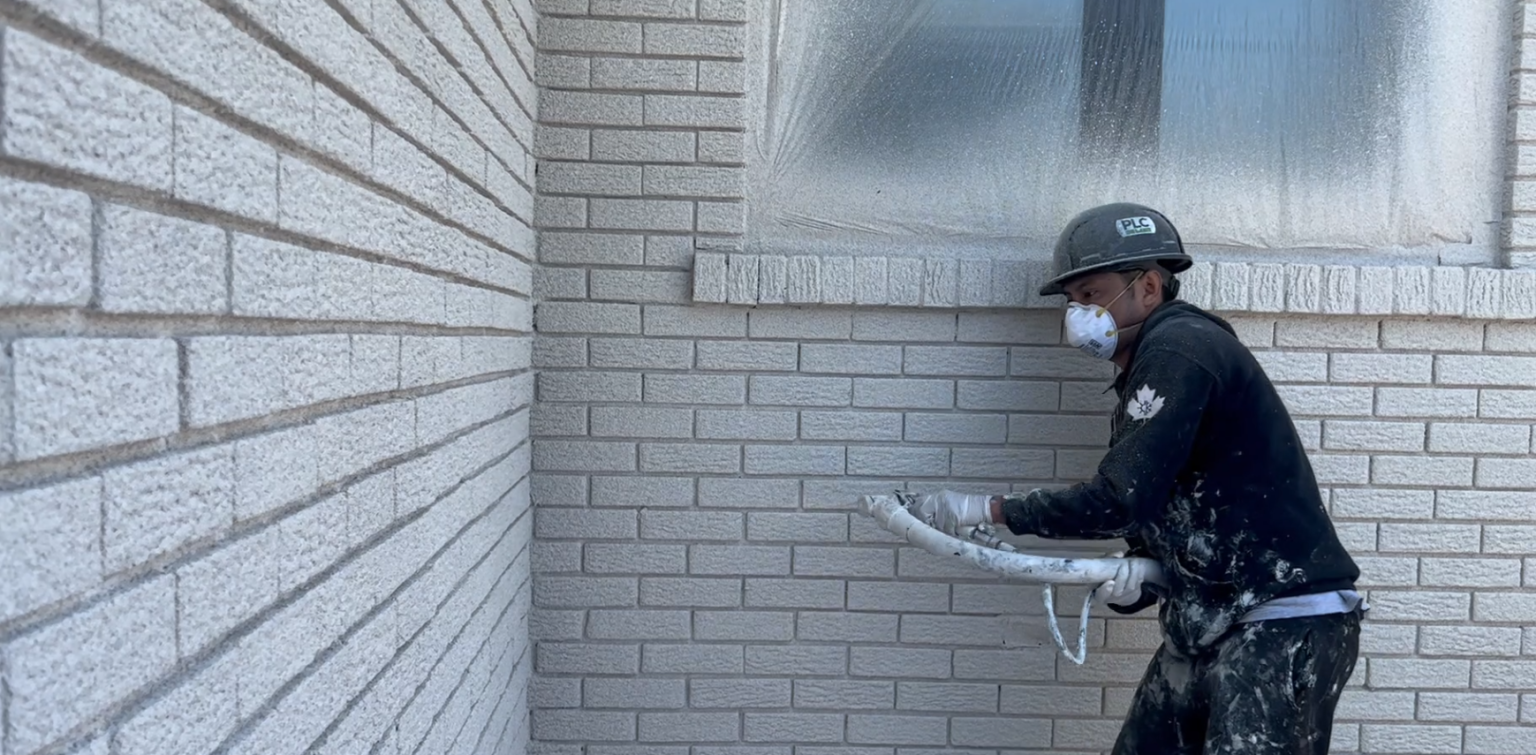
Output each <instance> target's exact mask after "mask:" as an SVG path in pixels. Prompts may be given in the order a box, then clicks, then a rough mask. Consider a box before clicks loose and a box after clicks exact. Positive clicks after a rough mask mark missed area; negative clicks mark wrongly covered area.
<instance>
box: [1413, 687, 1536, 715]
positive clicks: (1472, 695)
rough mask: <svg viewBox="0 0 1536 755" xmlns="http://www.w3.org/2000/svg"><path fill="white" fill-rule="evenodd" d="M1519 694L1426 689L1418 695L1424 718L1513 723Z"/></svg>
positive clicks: (1421, 713)
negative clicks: (1427, 690) (1428, 690)
mask: <svg viewBox="0 0 1536 755" xmlns="http://www.w3.org/2000/svg"><path fill="white" fill-rule="evenodd" d="M1519 708H1520V698H1519V696H1518V695H1514V694H1497V693H1494V694H1488V693H1476V692H1424V693H1422V694H1420V695H1419V706H1418V718H1419V720H1421V721H1449V722H1458V723H1459V722H1479V723H1502V722H1509V723H1514V722H1515V721H1516V719H1517V716H1518V713H1519Z"/></svg>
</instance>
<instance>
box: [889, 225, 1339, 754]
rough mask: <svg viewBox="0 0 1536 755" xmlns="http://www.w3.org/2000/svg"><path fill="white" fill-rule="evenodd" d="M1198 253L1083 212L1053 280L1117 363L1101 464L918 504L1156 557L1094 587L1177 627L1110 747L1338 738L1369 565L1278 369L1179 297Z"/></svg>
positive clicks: (1072, 337)
mask: <svg viewBox="0 0 1536 755" xmlns="http://www.w3.org/2000/svg"><path fill="white" fill-rule="evenodd" d="M1191 264H1192V260H1191V259H1190V257H1189V255H1188V254H1187V253H1186V252H1185V249H1184V245H1183V242H1182V240H1181V239H1180V237H1179V234H1178V231H1177V230H1175V229H1174V226H1173V224H1172V223H1171V222H1169V221H1168V219H1167V218H1166V217H1164V216H1163V215H1162V214H1161V213H1159V212H1157V211H1155V210H1153V209H1151V208H1148V207H1143V206H1140V205H1135V204H1125V203H1120V204H1110V205H1105V206H1102V207H1096V208H1094V209H1091V210H1087V211H1085V212H1083V213H1081V214H1079V215H1078V216H1077V217H1075V218H1073V219H1072V220H1071V222H1070V223H1068V225H1067V227H1066V229H1065V230H1064V231H1063V232H1062V234H1061V236H1060V238H1059V240H1058V241H1057V244H1056V249H1055V277H1054V278H1053V279H1052V280H1050V281H1049V282H1047V283H1046V284H1045V285H1044V286H1043V287H1042V288H1041V289H1040V293H1041V294H1042V295H1046V296H1049V295H1065V296H1066V297H1067V299H1068V300H1069V303H1068V307H1067V310H1066V337H1067V340H1068V342H1069V343H1071V344H1072V345H1073V346H1076V347H1077V348H1079V349H1081V350H1082V351H1084V352H1086V353H1088V354H1090V355H1092V356H1094V357H1097V358H1099V359H1105V360H1109V361H1111V362H1113V363H1114V364H1115V365H1117V366H1118V367H1119V374H1118V376H1117V377H1116V379H1115V381H1114V386H1113V387H1114V390H1115V393H1116V395H1117V396H1118V397H1119V401H1118V402H1117V404H1116V407H1115V410H1114V416H1113V420H1112V431H1111V439H1110V447H1109V451H1108V453H1107V454H1106V455H1105V457H1104V459H1103V461H1102V462H1101V463H1100V464H1099V468H1098V471H1097V474H1095V475H1094V477H1093V478H1092V479H1091V480H1088V481H1086V482H1083V483H1080V484H1076V485H1073V486H1071V487H1068V488H1066V489H1064V490H1058V491H1046V490H1033V491H1031V492H1029V493H1027V494H1007V495H995V496H987V495H965V494H960V493H954V492H949V491H946V492H942V493H937V494H930V495H926V496H922V497H920V499H919V504H920V505H919V506H918V511H919V513H920V515H926V516H927V517H928V519H929V521H930V522H931V523H933V524H934V525H935V526H937V527H939V528H940V529H942V530H945V531H946V532H949V533H950V534H958V533H960V532H961V531H962V530H963V529H968V528H970V527H973V526H975V525H977V524H981V523H993V524H1003V525H1006V526H1007V527H1008V529H1009V530H1010V531H1011V532H1013V533H1014V534H1016V535H1038V536H1041V537H1045V538H1062V539H1112V538H1124V539H1125V541H1126V543H1127V544H1128V546H1129V550H1128V552H1127V555H1130V556H1144V557H1147V558H1149V559H1151V560H1153V561H1155V562H1156V563H1158V564H1159V565H1160V566H1161V568H1162V575H1161V580H1162V581H1163V582H1164V583H1165V584H1154V583H1152V582H1149V581H1144V580H1145V579H1146V577H1147V575H1146V574H1145V573H1144V570H1143V569H1141V568H1139V567H1136V566H1134V565H1135V564H1145V563H1146V561H1143V560H1141V559H1137V560H1135V561H1130V560H1128V561H1127V566H1126V567H1122V569H1121V570H1120V572H1119V573H1118V574H1117V575H1116V579H1115V580H1112V581H1111V582H1106V583H1105V584H1104V585H1101V586H1100V588H1099V590H1100V592H1102V593H1106V594H1107V595H1108V596H1109V597H1108V599H1107V600H1106V601H1105V602H1107V603H1108V604H1109V606H1110V607H1111V608H1113V609H1114V610H1115V611H1117V612H1120V613H1127V614H1128V613H1136V612H1138V611H1141V610H1143V609H1144V608H1147V607H1149V606H1151V605H1153V604H1155V603H1159V602H1160V603H1161V605H1160V607H1159V609H1158V615H1159V621H1160V625H1161V628H1162V632H1163V643H1162V646H1161V647H1160V648H1159V649H1158V651H1157V653H1156V654H1155V655H1154V657H1153V658H1152V661H1151V663H1150V664H1149V665H1148V667H1147V671H1146V674H1145V676H1144V678H1143V679H1142V681H1141V685H1140V687H1139V688H1138V689H1137V691H1136V695H1135V697H1134V699H1133V701H1132V703H1131V709H1130V712H1129V715H1128V716H1127V718H1126V720H1125V723H1124V725H1123V727H1122V729H1121V732H1120V735H1119V738H1118V740H1117V741H1116V743H1115V747H1114V750H1113V752H1114V753H1115V755H1133V754H1134V755H1151V754H1155V755H1175V754H1178V755H1182V754H1184V753H1191V754H1193V753H1203V754H1205V755H1213V754H1215V753H1221V754H1223V755H1227V754H1234V755H1235V754H1236V753H1286V755H1302V754H1306V755H1324V754H1325V753H1327V752H1328V747H1329V739H1330V735H1331V732H1332V726H1333V715H1334V707H1335V705H1336V703H1337V701H1338V698H1339V693H1340V691H1341V690H1342V689H1343V687H1344V685H1345V682H1346V681H1347V680H1348V679H1349V677H1350V674H1351V673H1352V671H1353V670H1354V666H1355V662H1356V658H1357V656H1358V652H1359V634H1360V619H1361V616H1362V613H1363V612H1364V611H1365V610H1366V608H1367V607H1366V606H1365V603H1364V601H1363V600H1362V598H1361V596H1360V595H1359V593H1357V592H1356V591H1355V589H1354V587H1355V580H1356V579H1357V578H1358V577H1359V574H1360V571H1359V568H1358V567H1357V566H1356V565H1355V563H1354V560H1353V559H1351V558H1350V556H1349V554H1348V553H1347V552H1346V551H1345V549H1344V547H1343V545H1341V544H1340V542H1339V539H1338V536H1337V535H1336V533H1335V531H1334V527H1333V524H1332V522H1331V520H1330V519H1329V517H1328V513H1327V510H1326V509H1325V508H1324V505H1323V501H1322V497H1321V494H1320V492H1319V490H1318V484H1317V480H1316V478H1315V476H1314V475H1313V471H1312V467H1311V465H1310V463H1309V462H1308V460H1307V456H1306V453H1305V451H1304V450H1303V448H1302V442H1301V438H1300V437H1299V436H1298V434H1297V432H1296V428H1295V426H1294V424H1293V423H1292V421H1291V417H1290V414H1289V413H1288V412H1287V411H1286V407H1285V404H1284V403H1283V402H1282V401H1281V399H1280V396H1279V395H1278V394H1277V393H1276V391H1275V388H1274V386H1273V385H1272V384H1271V383H1270V380H1269V378H1268V376H1266V375H1265V373H1264V370H1263V369H1261V368H1260V366H1259V364H1258V362H1257V361H1256V360H1255V359H1254V356H1253V354H1252V353H1250V352H1249V350H1248V349H1247V348H1246V347H1245V346H1243V344H1242V343H1240V342H1239V341H1238V339H1237V337H1236V335H1235V334H1234V331H1233V330H1232V327H1231V326H1230V325H1228V324H1227V323H1226V322H1225V321H1224V320H1222V319H1221V318H1219V317H1217V316H1215V315H1212V314H1210V313H1207V312H1205V311H1203V310H1201V309H1200V308H1198V307H1195V306H1193V305H1190V304H1188V303H1186V302H1182V301H1179V300H1178V299H1177V295H1178V289H1179V281H1178V279H1177V278H1176V277H1175V274H1177V273H1179V272H1181V271H1183V270H1186V269H1188V268H1189V266H1190V265H1191Z"/></svg>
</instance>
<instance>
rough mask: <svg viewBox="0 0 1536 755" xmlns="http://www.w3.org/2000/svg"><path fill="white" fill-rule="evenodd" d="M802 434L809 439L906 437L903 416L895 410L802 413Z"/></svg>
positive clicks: (888, 439) (892, 438)
mask: <svg viewBox="0 0 1536 755" xmlns="http://www.w3.org/2000/svg"><path fill="white" fill-rule="evenodd" d="M800 423H801V429H800V433H801V436H802V437H804V438H806V439H808V440H866V441H869V440H875V441H879V440H884V441H898V440H901V436H902V415H901V414H899V413H895V412H812V411H807V412H802V413H801V415H800Z"/></svg>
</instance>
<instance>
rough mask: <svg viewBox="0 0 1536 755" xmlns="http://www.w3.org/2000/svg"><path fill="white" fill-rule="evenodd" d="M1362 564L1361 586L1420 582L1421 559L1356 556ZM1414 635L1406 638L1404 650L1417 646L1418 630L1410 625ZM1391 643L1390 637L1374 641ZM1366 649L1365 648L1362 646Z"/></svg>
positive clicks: (1405, 584)
mask: <svg viewBox="0 0 1536 755" xmlns="http://www.w3.org/2000/svg"><path fill="white" fill-rule="evenodd" d="M1355 563H1356V564H1358V565H1359V566H1360V579H1359V585H1360V586H1361V587H1416V586H1417V585H1418V583H1419V561H1418V559H1416V558H1412V557H1408V558H1403V557H1397V558H1392V557H1386V556H1361V555H1356V556H1355ZM1409 630H1410V633H1411V635H1412V636H1410V637H1408V638H1407V639H1405V640H1404V646H1403V647H1402V650H1403V652H1407V653H1413V652H1414V651H1415V649H1416V647H1417V637H1418V635H1417V634H1416V630H1414V628H1413V627H1409ZM1377 641H1379V642H1381V643H1382V644H1389V643H1390V642H1391V638H1389V637H1379V638H1376V637H1373V639H1372V642H1377ZM1362 651H1365V648H1362Z"/></svg>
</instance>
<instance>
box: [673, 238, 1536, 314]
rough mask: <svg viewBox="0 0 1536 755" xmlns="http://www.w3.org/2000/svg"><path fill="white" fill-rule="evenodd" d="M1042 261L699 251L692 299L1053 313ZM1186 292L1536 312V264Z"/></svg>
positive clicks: (1257, 279)
mask: <svg viewBox="0 0 1536 755" xmlns="http://www.w3.org/2000/svg"><path fill="white" fill-rule="evenodd" d="M1049 272H1050V263H1049V262H1044V261H1027V262H1026V261H994V260H955V259H942V258H923V257H822V256H814V255H802V256H784V255H757V254H745V253H737V252H707V251H699V252H698V253H697V254H696V256H695V257H694V264H693V300H694V301H695V302H699V303H712V304H740V305H752V306H761V305H814V304H825V305H854V306H881V307H921V308H926V309H956V308H973V307H974V308H983V307H988V308H990V307H1022V308H1028V309H1054V308H1057V307H1060V306H1061V298H1060V297H1041V296H1038V295H1036V294H1035V291H1036V290H1037V289H1038V288H1039V287H1040V284H1041V282H1043V281H1044V280H1045V279H1046V277H1047V276H1048V275H1049ZM1179 277H1180V279H1181V280H1182V281H1183V289H1182V291H1181V292H1180V298H1181V299H1184V300H1185V301H1188V302H1190V303H1192V304H1194V305H1196V306H1199V307H1202V308H1205V309H1209V310H1211V311H1215V312H1289V313H1298V314H1329V315H1395V316H1425V317H1461V318H1467V319H1477V320H1532V319H1536V270H1525V269H1498V268H1483V267H1449V266H1428V265H1412V266H1400V267H1388V266H1356V265H1309V264H1297V263H1255V262H1217V263H1210V262H1200V263H1196V264H1195V266H1194V267H1193V268H1192V269H1190V270H1189V271H1186V272H1185V273H1184V274H1182V275H1181V276H1179Z"/></svg>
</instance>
